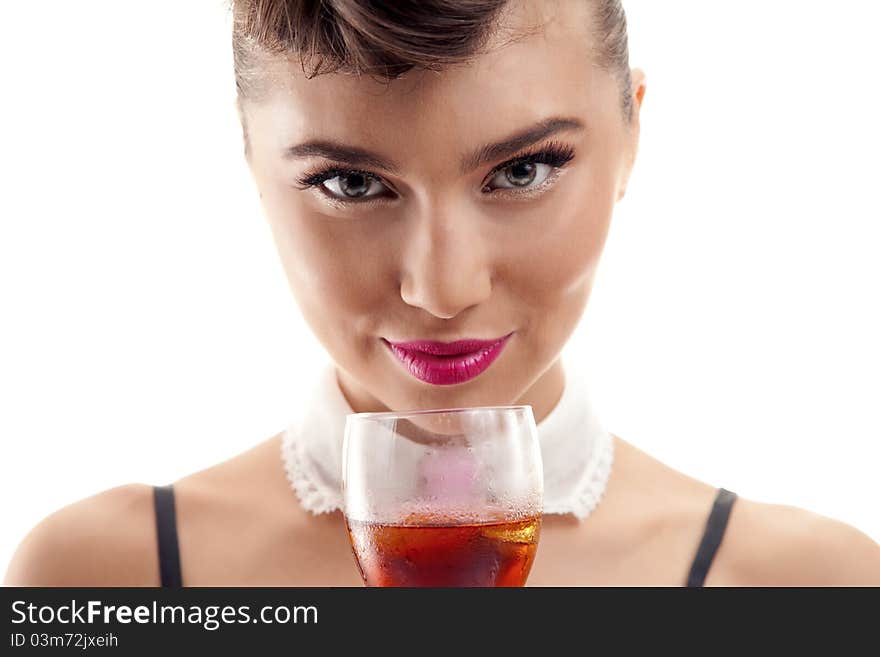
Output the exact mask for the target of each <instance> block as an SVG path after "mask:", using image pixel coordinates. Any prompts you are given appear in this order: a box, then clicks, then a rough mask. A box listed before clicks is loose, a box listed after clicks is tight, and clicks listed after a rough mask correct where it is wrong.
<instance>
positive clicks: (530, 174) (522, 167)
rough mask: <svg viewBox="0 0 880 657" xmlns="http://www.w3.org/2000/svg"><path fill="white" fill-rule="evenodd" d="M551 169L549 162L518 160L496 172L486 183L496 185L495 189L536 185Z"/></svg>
mask: <svg viewBox="0 0 880 657" xmlns="http://www.w3.org/2000/svg"><path fill="white" fill-rule="evenodd" d="M552 171H553V167H552V166H550V165H549V164H543V163H541V162H518V163H517V164H512V165H510V166H509V167H506V168H504V169H502V170H501V171H499V172H498V173H496V174H495V175H494V176H493V177H492V178H491V179H490V180H489V182H488V183H487V186H491V185H492V184H493V183H495V184H496V185H498V187H497V189H522V188H529V187H536V186H538V185H540V184H541V183H542V182H544V181H545V180H546V179H547V176H549V175H550V174H551V173H552Z"/></svg>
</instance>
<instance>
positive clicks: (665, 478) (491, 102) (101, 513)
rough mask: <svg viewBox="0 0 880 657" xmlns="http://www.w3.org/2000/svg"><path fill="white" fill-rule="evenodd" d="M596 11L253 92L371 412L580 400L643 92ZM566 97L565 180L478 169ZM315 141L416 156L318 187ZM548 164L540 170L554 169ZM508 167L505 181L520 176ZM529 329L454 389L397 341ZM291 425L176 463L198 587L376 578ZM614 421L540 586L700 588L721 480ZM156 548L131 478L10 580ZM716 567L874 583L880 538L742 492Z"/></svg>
mask: <svg viewBox="0 0 880 657" xmlns="http://www.w3.org/2000/svg"><path fill="white" fill-rule="evenodd" d="M588 7H589V3H554V2H548V3H522V4H520V3H512V4H511V5H510V11H509V14H508V15H507V16H506V19H507V20H509V21H510V23H509V24H510V25H513V26H515V27H523V26H525V27H528V26H533V25H535V24H540V25H543V26H544V27H543V29H542V30H540V31H539V32H538V33H537V34H533V35H532V36H529V37H528V38H524V39H521V40H519V41H516V42H515V43H512V44H508V45H505V46H504V47H499V48H497V49H495V50H491V49H490V52H488V53H487V54H483V55H480V56H479V57H478V58H477V59H475V60H474V61H473V62H471V63H470V64H469V65H468V66H454V67H449V68H448V69H446V70H444V71H443V72H442V73H441V74H436V73H430V72H424V71H422V72H419V71H412V72H411V73H410V74H408V75H407V76H406V77H405V78H403V79H401V80H398V81H395V82H392V83H391V84H390V85H389V86H388V87H385V86H382V85H380V84H378V83H377V82H375V81H373V80H370V79H368V78H357V77H353V76H345V75H341V74H329V75H322V76H318V77H316V78H313V79H311V80H308V79H306V78H305V77H304V75H303V74H302V72H301V69H300V68H299V67H298V66H297V65H295V64H291V63H289V62H285V61H280V60H275V61H273V62H271V63H270V64H268V66H267V70H266V73H267V80H268V81H269V82H270V84H269V87H268V89H269V93H268V95H267V96H266V97H265V98H262V99H260V100H259V102H245V103H244V104H243V105H242V106H241V109H240V111H241V117H242V121H243V124H244V126H245V129H246V133H247V157H248V163H249V165H250V168H251V171H252V174H253V178H254V182H255V184H256V187H257V189H258V191H259V194H260V197H261V199H262V203H263V207H264V210H265V215H266V218H267V220H268V221H269V223H270V225H271V228H272V231H273V234H274V237H275V240H276V244H277V247H278V251H279V255H280V258H281V261H282V263H283V266H284V270H285V272H286V275H287V278H288V281H289V284H290V289H291V291H292V292H293V295H294V297H295V299H296V301H297V303H298V304H299V307H300V309H301V310H302V313H303V316H304V317H305V319H306V321H307V322H308V324H309V325H310V327H311V328H312V330H313V331H314V333H315V335H316V336H317V338H318V339H319V340H320V342H321V343H322V344H323V346H324V347H325V348H326V349H327V351H328V353H329V354H330V355H331V356H332V358H333V360H334V362H335V363H336V365H337V376H338V380H339V383H340V387H341V389H342V391H343V394H344V395H345V397H346V398H347V399H348V401H349V403H350V405H351V406H352V408H353V409H354V410H355V411H384V410H389V409H413V408H439V407H452V406H474V405H494V404H514V403H515V404H531V405H532V407H533V410H534V414H535V418H536V420H537V421H540V420H541V419H543V418H544V417H545V416H546V415H547V414H548V413H549V411H550V410H551V409H552V408H553V406H554V405H555V404H556V402H557V401H558V399H559V398H560V396H561V394H562V389H563V386H564V379H565V373H564V370H563V366H562V363H561V361H560V352H561V350H562V348H563V346H564V345H565V343H566V341H567V340H568V339H569V337H570V336H571V334H572V331H573V330H574V328H575V327H576V325H577V323H578V321H579V320H580V318H581V315H582V314H583V311H584V309H585V307H586V304H587V302H588V300H589V296H590V291H591V288H592V285H593V281H594V277H595V273H596V268H597V265H598V263H599V260H600V257H601V254H602V250H603V246H604V243H605V238H606V236H607V233H608V229H609V225H610V221H611V217H612V213H613V208H614V205H615V203H616V202H617V201H618V200H620V199H621V198H622V197H623V196H624V193H625V191H626V186H627V181H628V179H629V175H630V172H631V170H632V167H633V164H634V161H635V157H636V153H637V149H638V137H639V114H640V111H641V106H642V103H643V99H644V95H645V88H646V87H645V77H644V74H643V73H642V72H641V71H640V70H638V69H633V71H632V91H633V97H634V103H635V107H634V115H633V118H632V121H631V122H629V123H628V122H626V121H625V120H624V118H623V116H622V113H621V110H620V103H619V98H620V89H619V87H618V83H617V82H616V80H615V79H614V78H613V77H612V76H611V75H610V74H609V73H607V72H604V71H600V70H599V69H597V68H590V67H585V66H583V62H585V61H589V57H590V50H589V43H590V38H589V36H588V35H587V34H586V31H585V30H584V29H583V28H582V27H579V26H583V25H585V24H586V23H587V19H588V17H587V15H586V14H585V13H584V12H585V11H587V10H588V9H587V8H588ZM536 12H543V13H536ZM548 71H550V72H554V73H555V74H553V75H548V74H547V72H548ZM569 72H570V73H569ZM549 116H563V117H577V118H578V119H580V120H581V121H583V123H584V126H585V128H584V129H583V130H565V131H562V132H559V133H556V134H554V135H553V136H552V137H551V138H550V139H552V140H554V141H557V142H559V143H561V144H564V145H568V146H570V147H571V148H573V149H574V152H575V157H574V159H572V160H571V162H569V163H568V165H567V166H566V167H564V169H562V173H561V175H560V176H559V177H558V178H557V179H556V180H555V182H554V184H552V185H551V186H549V187H548V188H546V189H545V191H544V193H542V194H533V195H531V196H530V197H528V198H524V197H515V196H513V195H505V191H504V190H500V193H497V194H496V195H489V194H486V193H484V192H483V191H481V190H483V188H484V187H485V186H486V184H488V183H489V181H490V178H488V173H489V171H490V170H491V168H492V166H493V165H495V164H499V163H500V162H499V161H493V162H490V163H486V164H483V165H481V166H480V167H478V168H477V169H475V170H473V171H472V172H469V173H466V174H462V173H461V172H460V171H459V170H458V163H459V160H460V158H461V157H462V155H463V154H465V153H469V152H471V151H472V150H473V149H474V147H475V146H476V145H478V144H484V143H486V142H494V141H498V140H501V139H504V138H505V137H507V136H508V135H510V134H512V133H514V132H517V131H518V130H520V129H522V128H523V127H527V126H530V125H532V124H534V123H535V122H537V121H539V120H542V119H544V118H546V117H549ZM310 138H325V139H335V140H338V141H340V142H343V143H345V144H348V145H357V146H361V147H363V148H368V149H370V150H375V151H378V152H379V153H381V154H382V155H383V156H384V157H386V158H389V159H393V160H394V161H395V162H397V164H398V166H399V171H398V172H397V173H396V174H389V173H386V172H383V171H379V170H375V169H371V170H372V171H374V172H375V173H376V174H377V175H378V176H379V177H380V178H381V183H374V184H373V186H372V187H371V188H370V190H369V193H370V194H377V195H379V196H383V197H385V198H384V200H383V201H382V202H381V203H379V204H376V205H366V204H361V205H357V204H352V205H350V206H347V207H343V206H339V205H336V204H334V203H333V202H332V201H330V200H328V196H326V195H324V194H322V192H320V191H319V190H316V189H312V190H300V189H297V188H296V185H295V182H296V180H297V179H298V178H299V177H301V176H302V175H304V174H305V173H306V172H310V171H312V170H314V169H315V168H316V167H318V166H320V165H327V164H332V163H331V162H328V161H326V160H322V159H320V158H309V159H304V160H285V158H284V157H283V156H282V154H283V152H284V149H285V148H286V147H288V146H291V145H293V144H297V143H300V142H302V141H305V140H306V139H310ZM548 141H549V140H548V139H545V140H543V141H542V142H539V143H538V144H536V145H543V144H546V143H547V142H548ZM506 159H509V158H508V157H505V158H504V160H506ZM502 161H503V160H502ZM364 168H367V169H369V168H368V167H364ZM546 173H547V168H546V167H543V166H539V167H538V171H537V176H538V180H536V182H535V183H534V185H533V186H537V185H538V184H539V182H540V180H541V179H542V178H543V176H544V175H545V174H546ZM491 180H495V181H498V180H502V182H501V183H499V184H498V185H495V186H503V185H504V182H503V174H501V176H498V175H497V174H496V175H495V176H494V177H492V178H491ZM383 185H386V186H385V187H383ZM508 185H509V183H508ZM333 191H336V192H337V193H338V191H339V188H338V187H337V188H334V189H333ZM508 191H509V190H508ZM340 263H341V264H340ZM511 331H513V332H514V335H513V337H512V339H511V340H510V341H509V343H508V345H507V347H506V348H505V350H504V352H503V353H502V354H501V356H500V357H499V358H498V359H497V360H496V361H495V363H494V364H493V365H492V366H491V367H490V368H489V369H488V370H487V371H485V372H484V373H483V374H481V375H480V376H478V377H476V378H474V379H471V380H470V381H467V382H465V383H463V384H458V385H452V386H433V385H430V384H426V383H423V382H421V381H419V380H417V379H415V378H413V377H412V376H411V375H410V374H408V373H407V372H406V371H405V369H403V367H401V365H400V364H399V363H398V362H397V361H396V360H395V359H394V358H393V357H392V356H391V355H390V354H389V352H388V350H387V349H386V348H385V346H384V345H383V344H382V342H381V340H380V338H382V337H385V338H389V339H392V340H408V339H418V338H422V339H437V340H444V341H446V340H454V339H459V338H463V337H477V338H484V339H489V338H495V337H499V336H501V335H504V334H506V333H509V332H511ZM707 439H711V437H709V438H707ZM280 440H281V435H280V434H279V435H276V436H273V437H271V438H269V439H268V440H265V441H263V442H261V443H259V444H257V445H256V446H255V447H253V448H251V449H249V450H248V451H246V452H244V453H242V454H240V455H238V456H236V457H234V458H231V459H229V460H228V461H224V462H222V463H220V464H217V465H214V466H212V467H209V468H206V469H205V470H202V471H199V472H196V473H193V474H191V475H189V476H187V477H184V478H183V479H181V480H179V481H177V482H175V489H176V494H177V505H178V508H177V513H178V528H179V535H180V548H181V562H182V570H183V577H184V583H185V584H186V585H191V586H198V585H217V584H229V585H286V586H297V585H298V586H310V585H337V586H345V585H351V586H358V585H361V580H360V577H359V575H358V573H357V570H356V567H355V564H354V560H353V558H352V554H351V549H350V546H349V543H348V537H347V534H346V531H345V526H344V520H343V518H342V515H341V514H340V513H339V512H335V513H331V514H324V515H320V516H314V515H312V514H310V513H308V512H307V511H305V510H304V509H303V508H302V507H300V506H299V504H298V501H297V499H296V497H295V495H294V493H293V491H292V489H291V487H290V484H289V482H288V481H287V479H286V476H285V474H284V471H283V468H282V464H281V461H280V458H279V448H280V444H279V442H280ZM614 440H615V449H616V455H615V463H614V468H613V471H612V474H611V477H610V480H609V483H608V488H607V490H606V493H605V496H604V498H603V500H602V502H601V503H600V504H599V506H598V507H597V508H596V510H595V511H594V512H593V513H592V514H591V515H590V516H589V517H588V518H587V519H586V520H584V521H578V520H576V519H575V518H573V517H570V516H547V517H545V520H544V524H543V528H542V534H541V541H540V545H539V550H538V555H537V558H536V561H535V563H534V566H533V568H532V571H531V575H530V578H529V584H530V585H661V586H664V585H668V586H680V585H682V584H683V583H684V581H685V578H686V575H687V571H688V568H689V566H690V563H691V560H692V559H693V555H694V551H695V550H696V547H697V545H698V543H699V541H700V537H701V535H702V531H703V527H704V523H705V520H706V517H707V514H708V512H709V509H710V508H711V505H712V501H713V498H714V496H715V493H716V490H717V489H716V487H715V486H713V485H710V484H708V483H705V482H701V481H699V480H696V479H694V478H692V477H689V476H687V475H685V474H683V473H680V472H677V471H675V470H673V469H671V468H669V467H668V466H666V465H664V464H662V463H660V462H659V461H657V460H656V459H654V458H652V457H651V456H649V455H647V454H645V453H644V452H642V451H640V450H639V449H637V448H636V447H635V446H633V445H632V444H630V443H629V442H627V441H624V440H623V439H622V438H620V437H619V436H614ZM155 545H156V535H155V525H154V517H153V502H152V492H151V488H150V486H148V485H146V484H129V485H125V486H120V487H117V488H114V489H111V490H108V491H103V492H101V493H99V494H97V495H95V496H92V497H89V498H87V499H84V500H80V501H78V502H75V503H74V504H71V505H69V506H67V507H64V508H63V509H60V510H58V511H56V512H55V513H53V514H52V515H50V516H49V517H47V518H45V519H44V520H43V521H42V522H40V523H39V524H38V525H37V526H36V527H35V528H34V529H33V530H32V531H31V532H30V533H29V534H28V535H27V536H26V537H25V539H24V540H23V541H22V543H21V545H20V546H19V548H18V550H17V552H16V554H15V556H14V558H13V560H12V562H11V564H10V566H9V569H8V572H7V574H6V580H5V581H6V583H7V584H12V585H47V586H58V585H97V586H101V585H130V586H137V585H146V586H155V585H157V584H158V582H159V572H158V563H157V556H156V548H155ZM706 584H707V585H710V586H711V585H860V584H864V585H867V584H874V585H877V584H880V546H878V545H877V544H876V543H875V542H874V541H873V540H871V539H870V538H869V537H868V536H866V535H865V534H863V533H862V532H860V531H858V530H857V529H855V528H853V527H851V526H848V525H846V524H844V523H841V522H839V521H836V520H832V519H830V518H826V517H823V516H819V515H817V514H814V513H811V512H809V511H806V510H803V509H798V508H795V507H789V506H781V505H771V504H764V503H761V502H757V501H752V500H748V499H745V498H740V499H738V500H737V502H736V504H735V505H734V508H733V511H732V514H731V517H730V522H729V525H728V529H727V532H726V534H725V538H724V541H723V542H722V544H721V547H720V549H719V551H718V553H717V556H716V558H715V561H714V563H713V566H712V569H711V570H710V572H709V576H708V578H707V580H706Z"/></svg>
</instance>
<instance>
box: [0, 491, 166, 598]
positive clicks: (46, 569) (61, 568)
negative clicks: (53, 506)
mask: <svg viewBox="0 0 880 657" xmlns="http://www.w3.org/2000/svg"><path fill="white" fill-rule="evenodd" d="M153 518H154V513H153V489H152V486H149V485H147V484H139V483H135V484H126V485H122V486H116V487H114V488H110V489H107V490H105V491H102V492H100V493H97V494H95V495H92V496H90V497H87V498H84V499H81V500H79V501H76V502H74V503H72V504H69V505H67V506H65V507H62V508H61V509H58V510H57V511H55V512H53V513H51V514H49V515H48V516H46V517H45V518H43V519H42V520H41V521H40V522H39V523H37V525H36V526H35V527H33V529H31V530H30V532H28V534H27V535H26V536H25V537H24V539H22V541H21V543H20V544H19V545H18V547H17V549H16V551H15V554H14V555H13V557H12V561H10V563H9V567H8V569H7V572H6V576H5V579H4V583H5V584H6V585H9V586H154V585H156V584H157V583H158V579H159V567H158V562H157V559H156V547H155V546H156V530H155V523H154V521H153Z"/></svg>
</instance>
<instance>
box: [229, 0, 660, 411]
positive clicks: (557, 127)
mask: <svg viewBox="0 0 880 657" xmlns="http://www.w3.org/2000/svg"><path fill="white" fill-rule="evenodd" d="M512 6H513V5H512ZM588 8H589V3H586V2H584V3H574V2H571V3H569V2H563V3H559V4H558V5H555V4H554V3H524V4H523V5H516V9H515V10H512V11H511V13H510V20H511V21H513V26H514V28H516V27H517V26H522V25H534V24H535V23H534V21H541V24H544V25H545V27H544V29H543V30H542V31H540V32H539V33H537V34H535V35H533V36H529V37H527V38H525V39H522V40H520V41H516V42H514V43H512V44H508V45H506V46H504V47H502V48H498V49H491V50H490V51H489V54H484V55H480V56H479V57H478V58H476V59H474V60H473V61H472V62H470V63H469V64H467V65H461V66H453V67H450V68H446V69H444V70H443V71H442V72H440V73H432V72H426V71H418V70H413V71H410V72H409V73H408V74H406V75H405V76H404V77H403V78H401V79H399V80H395V81H393V82H391V83H390V84H388V85H383V84H380V83H379V82H376V81H374V80H371V79H369V78H366V77H365V78H357V77H355V76H347V75H343V74H324V75H319V76H317V77H314V78H312V79H306V77H305V75H304V73H303V72H302V69H301V67H300V66H299V65H298V64H296V63H290V62H284V61H280V60H279V61H275V62H274V63H273V64H271V65H270V68H269V70H267V71H266V73H267V75H268V76H270V77H271V80H272V81H271V85H270V93H269V95H268V96H267V97H265V98H262V99H261V100H260V101H259V102H251V101H245V103H244V105H243V108H242V120H243V121H244V122H245V125H246V131H247V135H248V161H249V164H250V167H251V170H252V173H253V177H254V180H255V182H256V185H257V187H258V189H259V192H260V197H261V199H262V203H263V207H264V210H265V214H266V217H267V219H268V221H269V223H270V225H271V229H272V231H273V234H274V237H275V240H276V243H277V247H278V251H279V254H280V257H281V261H282V263H283V266H284V269H285V271H286V274H287V277H288V280H289V283H290V288H291V290H292V291H293V294H294V296H295V297H296V300H297V302H298V304H299V306H300V308H301V311H302V313H303V316H304V318H305V320H306V321H307V322H308V324H309V325H310V326H311V328H312V330H313V331H314V333H315V335H316V337H317V338H318V340H319V341H320V342H321V343H322V344H323V345H324V347H325V348H326V349H327V351H328V352H329V354H330V355H331V357H332V358H333V360H334V361H335V363H336V364H337V367H338V374H339V382H340V385H341V386H342V389H343V392H344V393H345V395H346V397H347V398H348V401H349V403H350V404H351V405H352V408H353V409H354V410H355V411H359V412H362V411H382V410H389V409H390V410H406V409H419V408H446V407H457V406H478V405H495V404H512V403H531V404H532V405H533V406H534V407H535V408H534V410H535V415H536V418H537V419H539V420H540V418H541V417H542V416H543V415H544V414H545V413H546V411H548V410H549V409H550V408H551V407H552V406H553V404H555V402H556V400H557V399H558V397H559V394H561V388H562V381H563V377H562V370H561V365H560V363H559V360H558V359H559V355H560V352H561V350H562V348H563V346H564V344H565V342H566V341H567V339H568V338H569V336H570V335H571V333H572V331H573V330H574V328H575V327H576V325H577V323H578V320H579V319H580V317H581V315H582V313H583V311H584V308H585V306H586V304H587V300H588V298H589V295H590V290H591V287H592V284H593V278H594V275H595V272H596V267H597V264H598V263H599V259H600V256H601V253H602V249H603V246H604V243H605V238H606V235H607V232H608V227H609V222H610V220H611V215H612V209H613V206H614V204H615V202H616V201H617V200H618V199H619V198H621V197H622V196H623V192H624V188H625V185H626V181H627V179H628V176H629V172H630V169H631V166H632V162H633V160H634V157H635V152H636V145H637V140H638V109H639V105H640V102H641V96H642V93H643V84H642V76H641V72H640V71H638V70H636V71H634V72H633V86H634V90H635V96H636V98H635V108H634V120H633V123H632V124H630V125H627V124H626V123H625V122H624V119H623V116H622V112H621V109H620V89H619V86H618V83H617V82H616V81H615V80H614V78H613V77H612V76H611V75H610V74H608V73H606V72H602V71H600V70H598V69H596V68H593V67H591V66H589V65H588V62H589V61H590V50H589V47H590V45H589V44H590V42H589V36H588V30H587V27H586V26H587V25H588V20H589V18H588V16H587V14H586V11H587V10H588ZM551 9H552V11H550V10H551ZM539 11H540V12H548V13H546V14H545V15H538V14H535V13H534V12H539ZM527 12H532V13H527ZM520 136H524V137H525V138H524V139H518V138H516V137H520ZM512 138H513V139H512ZM511 141H513V142H516V143H515V144H513V145H512V148H507V147H506V146H505V144H507V146H510V145H511V144H509V143H508V142H511ZM309 144H311V146H310V145H309ZM330 145H335V146H337V147H339V149H340V151H339V152H337V153H335V154H333V153H329V152H324V151H322V148H325V150H326V147H328V146H330ZM349 149H351V150H355V151H356V152H358V153H362V154H365V153H369V154H371V156H372V159H370V158H365V159H362V161H359V162H352V161H351V160H350V159H349V158H347V157H343V154H342V152H341V150H349ZM535 153H538V154H540V153H544V155H543V156H541V155H538V157H536V158H532V159H531V160H527V161H526V162H525V163H520V164H515V163H514V164H511V161H512V160H515V159H516V158H518V157H520V156H522V155H523V154H535ZM330 169H335V170H336V171H331V172H329V173H327V174H326V175H325V176H323V178H324V180H323V181H321V177H315V176H314V174H316V173H320V172H322V171H327V170H330ZM309 176H312V179H311V182H312V183H314V184H313V185H312V186H310V187H307V188H305V189H300V188H301V187H305V186H306V183H305V179H306V178H308V177H309ZM508 334H511V335H510V337H509V339H508V340H507V341H506V343H505V345H504V348H503V349H502V350H501V352H500V354H499V355H498V356H497V358H496V359H495V360H494V361H493V362H492V364H491V365H490V366H489V367H488V369H486V370H485V371H482V372H481V373H480V374H478V375H476V376H475V377H472V378H470V379H468V380H466V381H463V382H457V383H448V382H446V383H442V384H440V383H430V382H426V381H424V380H422V379H420V378H417V377H416V376H414V375H413V374H411V373H410V371H409V369H408V368H407V367H406V366H405V365H404V364H403V363H402V362H401V361H400V360H399V359H398V357H397V356H395V354H394V353H393V351H392V349H390V348H389V345H388V343H387V342H386V341H392V342H401V341H412V340H433V341H443V342H450V341H455V340H461V339H466V338H477V339H481V340H493V339H496V338H500V337H503V336H506V335H508Z"/></svg>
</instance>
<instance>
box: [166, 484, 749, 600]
mask: <svg viewBox="0 0 880 657" xmlns="http://www.w3.org/2000/svg"><path fill="white" fill-rule="evenodd" d="M153 499H154V501H155V506H156V532H157V535H158V538H159V573H160V575H161V578H162V586H167V587H180V586H183V583H182V579H181V575H180V549H179V547H178V544H177V519H176V516H175V513H174V488H173V486H172V485H171V484H168V485H167V486H154V487H153ZM735 500H736V493H732V492H730V491H729V490H726V489H724V488H719V489H718V494H717V495H716V496H715V503H714V504H713V505H712V511H711V512H710V513H709V518H708V520H706V529H705V531H704V532H703V538H702V540H701V541H700V545H699V547H698V548H697V552H696V555H695V556H694V561H693V563H692V564H691V569H690V572H689V573H688V578H687V586H690V587H700V586H703V582H705V581H706V575H707V574H708V573H709V568H710V567H711V565H712V559H714V558H715V552H716V551H717V550H718V546H719V545H721V539H722V538H723V537H724V530H725V529H726V528H727V520H728V518H729V517H730V510H731V508H732V507H733V503H734V501H735Z"/></svg>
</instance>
